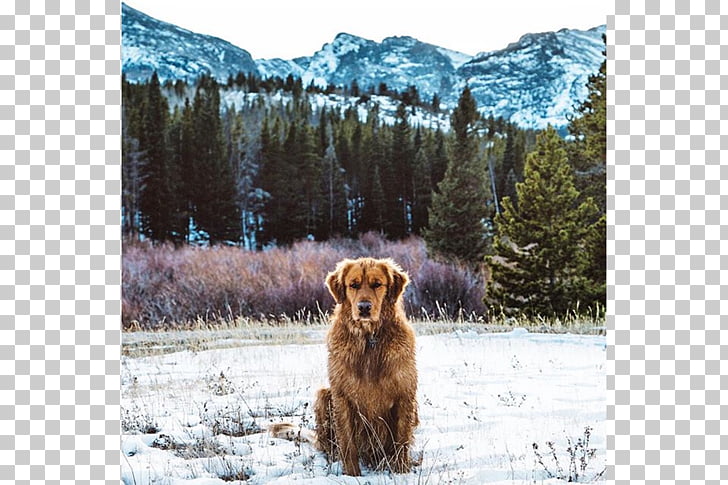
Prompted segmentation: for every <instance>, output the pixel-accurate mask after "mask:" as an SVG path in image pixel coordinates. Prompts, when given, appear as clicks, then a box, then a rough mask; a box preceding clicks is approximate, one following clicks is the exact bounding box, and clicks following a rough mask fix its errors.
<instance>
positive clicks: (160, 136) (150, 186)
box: [139, 72, 180, 241]
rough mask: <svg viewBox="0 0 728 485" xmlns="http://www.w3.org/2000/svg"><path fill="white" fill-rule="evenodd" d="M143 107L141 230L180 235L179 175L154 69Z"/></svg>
mask: <svg viewBox="0 0 728 485" xmlns="http://www.w3.org/2000/svg"><path fill="white" fill-rule="evenodd" d="M146 88H147V95H146V99H145V102H144V105H143V108H142V120H141V125H142V129H141V131H140V139H139V149H140V150H142V151H144V152H145V153H146V155H147V163H146V165H145V167H144V174H143V177H144V179H145V186H144V190H143V191H142V192H141V194H140V201H139V209H140V211H141V230H142V233H143V234H144V235H145V236H146V237H148V238H150V239H152V240H155V241H167V240H174V239H177V238H178V237H180V234H179V231H180V221H179V220H178V218H177V216H178V213H179V211H178V200H179V198H178V191H177V189H178V179H179V174H178V173H177V172H176V171H175V170H174V167H173V166H172V163H171V161H170V156H169V153H168V150H167V122H168V117H169V108H168V105H167V100H166V99H165V98H164V96H163V95H162V90H161V86H160V84H159V78H158V77H157V73H156V72H155V73H153V74H152V77H151V79H150V80H149V84H148V85H147V87H146Z"/></svg>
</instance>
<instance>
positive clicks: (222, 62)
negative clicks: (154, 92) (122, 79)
mask: <svg viewBox="0 0 728 485" xmlns="http://www.w3.org/2000/svg"><path fill="white" fill-rule="evenodd" d="M121 25H122V29H121V59H122V72H123V73H124V74H125V75H126V77H127V79H129V80H141V79H146V78H149V77H150V76H151V75H152V73H153V72H154V71H156V72H157V74H158V76H159V78H160V79H162V80H165V79H189V80H192V79H195V78H197V77H199V76H200V75H201V74H210V75H212V76H214V77H216V78H217V79H220V80H223V81H224V80H225V79H227V77H228V76H229V75H235V74H236V73H238V72H240V71H242V72H255V73H257V72H258V68H257V66H256V64H255V62H254V61H253V58H252V57H251V56H250V53H248V51H246V50H244V49H241V48H239V47H236V46H234V45H232V44H231V43H229V42H227V41H225V40H222V39H219V38H217V37H212V36H209V35H203V34H197V33H195V32H191V31H189V30H186V29H183V28H181V27H178V26H176V25H173V24H170V23H167V22H163V21H161V20H157V19H155V18H153V17H150V16H148V15H146V14H144V13H142V12H140V11H139V10H136V9H134V8H132V7H130V6H128V5H127V4H125V3H122V4H121Z"/></svg>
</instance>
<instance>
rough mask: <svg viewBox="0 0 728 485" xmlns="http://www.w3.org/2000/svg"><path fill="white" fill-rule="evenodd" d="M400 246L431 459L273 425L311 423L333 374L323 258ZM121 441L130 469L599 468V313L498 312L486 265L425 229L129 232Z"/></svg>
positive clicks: (432, 480) (444, 473)
mask: <svg viewBox="0 0 728 485" xmlns="http://www.w3.org/2000/svg"><path fill="white" fill-rule="evenodd" d="M363 255H368V256H375V257H391V258H393V259H394V260H395V261H397V262H398V263H400V264H401V265H402V266H403V268H404V269H405V270H406V271H407V272H408V273H409V275H410V277H411V279H412V283H411V285H410V286H409V288H408V290H407V292H406V294H405V304H406V308H407V313H408V315H409V316H410V320H411V321H412V323H413V326H414V328H415V331H416V333H417V336H418V337H417V362H418V372H419V390H418V401H419V409H420V418H421V425H420V427H419V428H418V429H417V431H416V434H415V440H416V443H415V447H414V454H415V458H416V459H417V461H418V464H417V466H415V467H414V469H413V471H412V472H411V473H409V474H402V475H393V474H389V473H384V472H375V471H372V470H367V469H364V470H363V475H364V476H363V477H347V476H343V475H342V474H341V468H340V465H339V463H336V462H334V463H329V462H327V460H326V458H325V456H324V455H323V454H322V453H320V452H318V451H316V450H315V449H314V448H312V447H311V446H309V445H308V444H306V443H299V442H295V441H285V440H280V439H274V438H272V437H270V436H269V435H268V434H267V433H266V431H265V429H266V426H267V425H269V424H271V423H275V422H281V421H288V422H293V423H295V424H296V425H299V426H301V427H302V428H312V427H313V425H314V424H313V416H312V409H311V408H312V404H313V403H312V399H313V396H314V394H315V391H316V390H317V389H318V387H320V386H325V385H327V377H326V350H325V345H324V337H325V334H326V331H327V328H328V322H327V316H328V313H329V311H330V310H331V307H332V305H333V299H332V298H331V295H329V293H328V290H327V289H326V288H325V287H324V284H323V280H324V277H325V275H326V273H327V272H328V271H329V270H331V269H333V268H334V266H335V264H336V262H338V261H339V260H341V259H343V258H345V257H350V258H351V257H358V256H363ZM122 264H123V271H122V274H123V281H122V292H123V295H122V297H123V300H122V316H123V322H122V323H123V332H122V375H121V385H122V416H121V423H122V430H121V431H122V439H121V449H120V453H121V455H122V459H121V463H122V467H121V479H122V482H123V483H124V484H125V485H142V484H144V485H147V484H165V485H174V484H176V485H188V484H195V485H213V484H215V485H220V484H224V483H230V482H241V481H242V482H245V483H256V484H270V483H276V484H278V483H280V484H283V483H291V482H295V483H303V484H310V485H323V484H330V483H341V484H364V483H369V484H379V483H382V484H433V485H434V484H480V483H503V484H506V483H507V484H516V483H519V484H520V483H563V482H568V481H579V482H603V481H604V480H605V477H604V473H605V470H606V437H605V420H606V382H605V380H606V377H605V362H606V351H605V348H606V337H605V336H604V326H603V323H604V322H603V320H594V319H590V318H588V317H586V318H584V317H577V316H576V315H573V316H570V317H567V318H563V319H560V320H553V319H552V320H546V319H538V318H537V319H530V320H529V319H525V318H513V317H506V316H504V315H498V314H492V313H489V312H488V311H487V309H486V308H485V307H484V306H483V303H482V296H483V287H484V285H483V278H484V277H485V276H484V274H483V273H482V272H478V271H473V270H472V269H469V268H466V267H463V266H459V265H455V264H451V263H445V262H441V261H435V260H433V259H431V258H429V257H428V256H427V251H426V249H425V247H424V243H423V242H422V241H421V240H420V239H417V238H410V239H407V240H404V241H400V242H388V241H386V240H384V239H383V238H381V237H379V236H378V235H376V234H367V235H364V236H363V237H361V238H360V239H358V240H355V241H351V240H341V241H331V242H326V243H314V242H299V243H296V244H294V245H293V246H292V247H290V248H287V249H276V248H274V249H269V250H266V251H262V252H250V251H245V250H242V249H240V248H236V247H211V248H204V247H188V246H185V247H177V248H176V247H174V246H171V245H154V246H153V245H149V244H143V243H138V242H137V243H128V242H127V243H125V246H124V255H123V263H122Z"/></svg>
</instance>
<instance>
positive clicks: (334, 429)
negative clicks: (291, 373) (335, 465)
mask: <svg viewBox="0 0 728 485" xmlns="http://www.w3.org/2000/svg"><path fill="white" fill-rule="evenodd" d="M408 283H409V278H408V276H407V274H406V273H405V272H404V271H403V270H402V268H400V267H399V265H397V264H396V263H395V262H394V261H392V260H391V259H373V258H360V259H356V260H351V259H345V260H343V261H341V262H339V263H338V264H337V266H336V269H335V270H334V271H332V272H331V273H329V274H328V275H327V277H326V286H327V287H328V289H329V291H330V293H331V295H332V296H333V297H334V300H335V302H336V306H335V308H334V311H333V314H332V316H331V328H330V329H329V332H328V334H327V337H326V344H327V349H328V373H329V383H330V387H328V388H323V389H320V390H319V391H318V392H317V393H316V399H315V403H314V416H315V421H316V429H315V432H314V433H310V430H306V431H305V432H304V433H302V434H301V435H299V436H300V438H301V439H304V440H306V441H310V442H312V443H313V444H314V446H315V447H316V448H318V449H319V450H321V451H323V452H324V453H326V455H327V456H328V459H329V460H330V461H335V460H337V459H338V460H341V463H342V468H343V472H344V474H346V475H352V476H357V475H361V468H360V460H361V462H362V463H364V464H365V465H366V466H368V467H370V468H373V469H376V470H390V471H391V472H393V473H406V472H408V471H409V470H410V469H411V467H412V458H411V456H410V449H411V446H412V443H413V441H414V430H415V428H416V427H417V426H418V424H419V415H418V409H417V367H416V362H415V334H414V331H413V330H412V327H411V326H410V324H409V323H408V322H407V317H406V315H405V312H404V306H403V303H402V294H403V292H404V290H405V287H406V286H407V284H408ZM293 429H294V427H293V426H292V425H288V424H286V423H279V424H276V425H273V426H271V427H270V428H269V432H271V434H273V435H274V436H278V437H283V438H291V437H292V436H294V434H295V433H294V431H293Z"/></svg>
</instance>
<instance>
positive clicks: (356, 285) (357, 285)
mask: <svg viewBox="0 0 728 485" xmlns="http://www.w3.org/2000/svg"><path fill="white" fill-rule="evenodd" d="M349 286H350V287H352V288H353V289H355V290H358V289H359V288H361V283H357V282H356V281H355V282H353V283H351V284H350V285H349Z"/></svg>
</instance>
